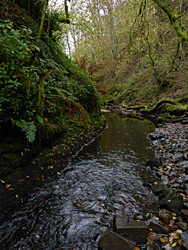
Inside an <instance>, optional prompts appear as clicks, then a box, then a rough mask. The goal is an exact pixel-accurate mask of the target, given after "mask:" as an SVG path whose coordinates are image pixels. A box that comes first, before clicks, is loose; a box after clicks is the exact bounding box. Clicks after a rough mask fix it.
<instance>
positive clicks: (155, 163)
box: [146, 158, 162, 168]
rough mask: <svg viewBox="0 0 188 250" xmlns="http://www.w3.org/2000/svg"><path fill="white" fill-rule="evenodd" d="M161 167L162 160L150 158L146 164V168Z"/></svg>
mask: <svg viewBox="0 0 188 250" xmlns="http://www.w3.org/2000/svg"><path fill="white" fill-rule="evenodd" d="M161 165H162V160H161V159H159V158H152V159H150V160H148V161H147V162H146V166H150V167H151V168H153V167H159V166H161Z"/></svg>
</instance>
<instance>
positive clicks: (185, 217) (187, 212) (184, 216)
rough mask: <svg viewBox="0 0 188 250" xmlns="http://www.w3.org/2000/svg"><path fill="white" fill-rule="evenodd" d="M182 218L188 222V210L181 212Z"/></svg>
mask: <svg viewBox="0 0 188 250" xmlns="http://www.w3.org/2000/svg"><path fill="white" fill-rule="evenodd" d="M181 216H182V217H183V218H184V219H185V220H186V221H188V210H187V209H183V210H181Z"/></svg>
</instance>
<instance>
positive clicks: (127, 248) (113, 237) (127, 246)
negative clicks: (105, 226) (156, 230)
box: [98, 230, 136, 250]
mask: <svg viewBox="0 0 188 250" xmlns="http://www.w3.org/2000/svg"><path fill="white" fill-rule="evenodd" d="M98 246H99V250H103V249H104V250H132V249H133V248H134V247H135V246H136V243H135V242H134V241H130V240H128V239H125V238H123V237H121V236H120V235H118V234H117V233H114V232H112V231H109V230H107V231H105V232H104V233H103V234H102V235H101V238H100V240H99V243H98Z"/></svg>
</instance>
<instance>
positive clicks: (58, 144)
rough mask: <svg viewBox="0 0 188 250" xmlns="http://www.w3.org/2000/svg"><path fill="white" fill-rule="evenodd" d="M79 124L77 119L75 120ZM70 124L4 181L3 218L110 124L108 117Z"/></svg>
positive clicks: (0, 193)
mask: <svg viewBox="0 0 188 250" xmlns="http://www.w3.org/2000/svg"><path fill="white" fill-rule="evenodd" d="M75 124H76V123H75ZM82 125H83V126H81V125H80V124H79V126H70V127H69V128H67V131H66V133H64V134H63V135H59V138H57V139H56V140H55V141H54V142H53V143H52V144H50V145H49V146H48V147H45V148H43V149H42V150H41V151H40V152H39V153H38V154H37V155H36V156H35V157H34V158H32V159H30V160H28V162H27V163H25V164H24V165H20V167H18V168H16V169H15V171H13V172H12V173H10V174H9V175H7V176H6V177H4V178H1V181H0V200H1V203H0V213H1V221H3V220H4V218H6V219H7V218H8V216H9V215H10V214H11V213H12V212H13V211H14V210H15V208H18V206H19V205H20V204H22V203H23V202H24V200H25V198H26V197H27V195H28V194H29V193H31V192H32V191H34V190H35V189H37V188H38V187H40V186H42V185H43V184H44V183H46V182H48V181H50V180H52V179H53V178H55V177H56V176H58V175H61V171H62V170H63V169H64V167H65V166H67V165H68V164H69V163H70V162H71V160H72V159H73V158H74V157H75V156H76V155H77V153H78V152H79V151H80V150H81V149H82V148H83V147H84V146H85V145H87V144H88V143H90V142H91V141H92V140H93V139H94V138H95V137H97V136H98V135H99V134H100V133H101V132H102V131H103V130H104V129H105V127H106V122H105V119H104V117H102V118H100V119H96V120H95V122H93V124H92V126H91V125H90V126H88V124H84V123H83V124H82Z"/></svg>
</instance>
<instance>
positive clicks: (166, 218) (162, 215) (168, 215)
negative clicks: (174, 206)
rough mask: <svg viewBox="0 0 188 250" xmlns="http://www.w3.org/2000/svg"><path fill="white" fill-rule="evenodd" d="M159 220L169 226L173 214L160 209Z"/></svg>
mask: <svg viewBox="0 0 188 250" xmlns="http://www.w3.org/2000/svg"><path fill="white" fill-rule="evenodd" d="M159 218H160V219H161V220H163V221H164V222H165V223H166V224H169V223H170V220H171V213H170V212H169V211H168V210H166V209H159Z"/></svg>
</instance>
